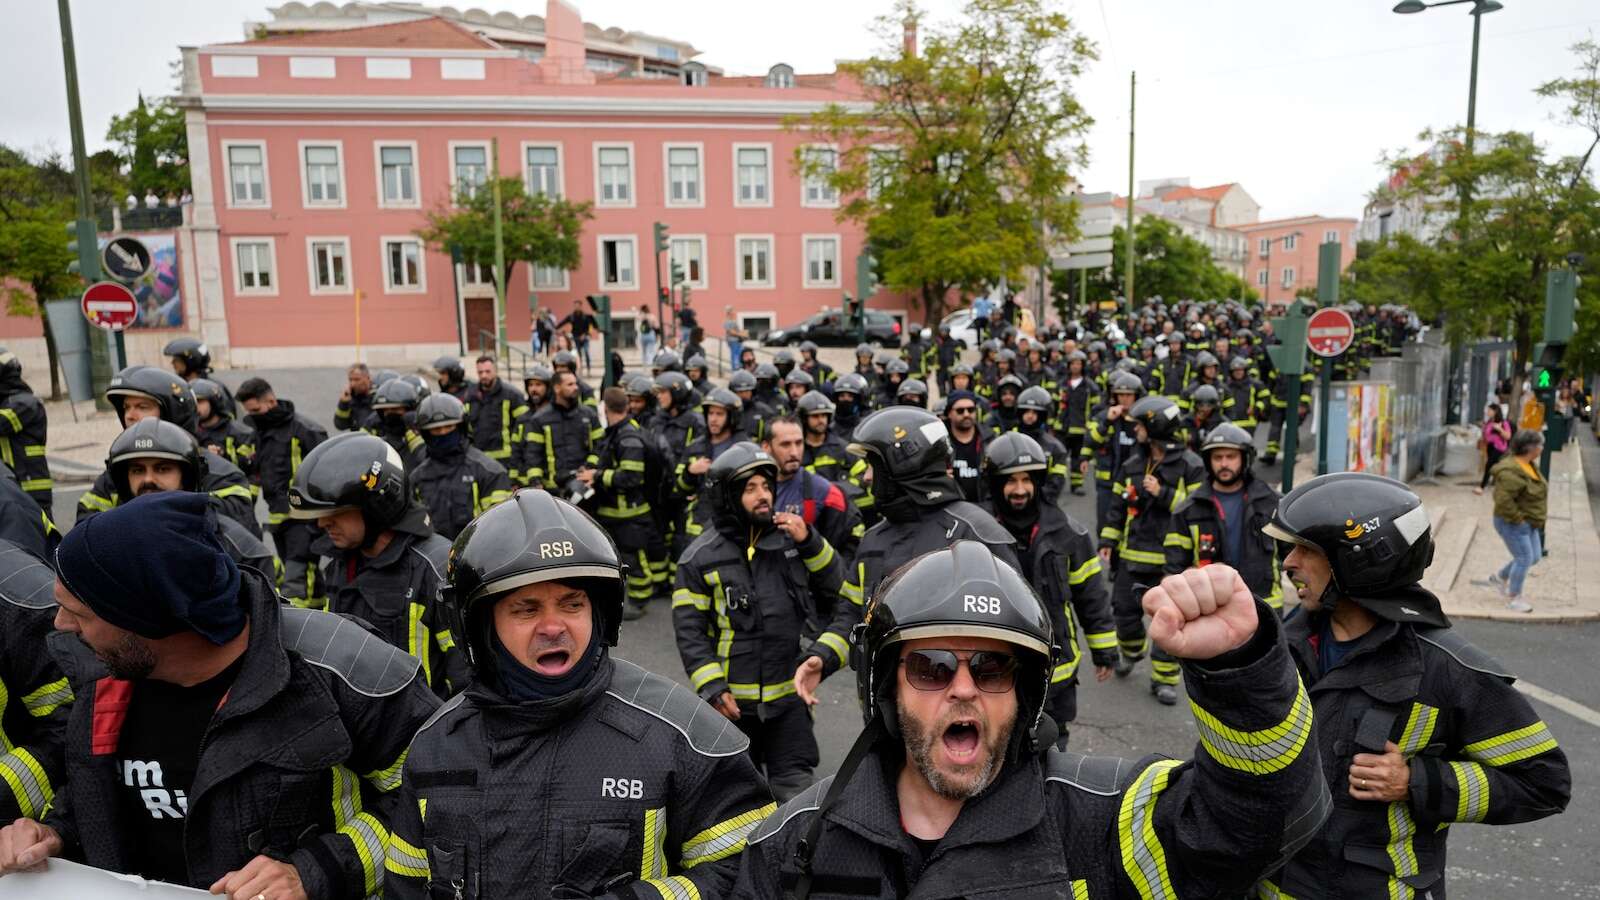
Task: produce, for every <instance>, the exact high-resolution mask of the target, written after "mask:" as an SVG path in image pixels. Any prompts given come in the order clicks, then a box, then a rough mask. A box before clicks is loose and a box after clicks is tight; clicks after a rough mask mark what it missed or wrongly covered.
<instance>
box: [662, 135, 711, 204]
mask: <svg viewBox="0 0 1600 900" xmlns="http://www.w3.org/2000/svg"><path fill="white" fill-rule="evenodd" d="M702 202H703V199H702V197H701V193H700V148H699V147H668V148H667V204H668V205H669V206H699V205H701V204H702Z"/></svg>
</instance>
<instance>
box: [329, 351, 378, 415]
mask: <svg viewBox="0 0 1600 900" xmlns="http://www.w3.org/2000/svg"><path fill="white" fill-rule="evenodd" d="M372 389H373V384H372V373H371V371H369V370H368V369H367V364H366V363H363V362H358V363H351V364H350V368H348V369H346V370H345V388H344V393H342V394H340V395H339V404H338V406H337V407H336V408H335V409H334V411H333V427H334V428H335V429H337V430H339V431H360V430H361V429H363V428H365V427H367V420H368V419H370V418H371V417H372Z"/></svg>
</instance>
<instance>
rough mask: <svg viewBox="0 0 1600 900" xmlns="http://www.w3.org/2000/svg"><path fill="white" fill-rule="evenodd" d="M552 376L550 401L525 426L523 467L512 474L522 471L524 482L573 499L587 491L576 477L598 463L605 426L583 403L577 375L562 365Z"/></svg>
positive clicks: (521, 454) (522, 453)
mask: <svg viewBox="0 0 1600 900" xmlns="http://www.w3.org/2000/svg"><path fill="white" fill-rule="evenodd" d="M551 377H552V380H551V383H550V402H549V403H546V404H545V405H544V408H543V409H541V410H539V412H538V413H537V414H535V415H534V416H533V418H532V420H531V421H529V422H528V424H527V426H526V427H525V429H524V431H523V435H522V447H523V449H522V452H521V453H520V454H519V457H520V459H521V465H522V466H524V468H523V469H522V471H521V472H519V473H513V474H514V475H520V476H521V483H522V484H524V485H527V486H529V487H542V488H544V489H545V490H547V491H550V492H552V493H554V494H555V495H556V496H558V497H567V498H569V499H570V498H572V497H573V495H574V493H575V492H576V493H577V494H578V495H581V494H583V493H584V491H582V490H579V489H578V486H577V485H575V484H573V481H574V480H575V479H577V477H578V472H579V470H581V469H584V468H586V467H588V468H592V467H594V465H595V464H596V463H597V461H598V457H597V456H596V455H595V447H596V445H598V444H599V443H600V439H601V438H602V437H604V436H605V429H604V428H602V427H601V425H600V419H599V418H598V417H597V416H596V415H595V413H594V411H593V410H591V409H590V408H589V407H587V406H584V405H583V402H582V400H581V398H580V396H579V393H578V376H577V375H574V374H573V373H572V372H570V371H568V370H566V369H560V370H557V371H556V372H555V373H554V374H553V375H552V376H551ZM514 480H515V479H514ZM574 502H576V501H574Z"/></svg>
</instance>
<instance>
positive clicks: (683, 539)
mask: <svg viewBox="0 0 1600 900" xmlns="http://www.w3.org/2000/svg"><path fill="white" fill-rule="evenodd" d="M741 406H743V402H742V401H741V400H740V399H739V398H738V397H737V396H735V395H734V393H733V392H732V391H730V390H727V389H726V388H712V390H711V393H710V394H708V395H707V396H706V398H705V399H704V400H702V401H700V415H701V417H702V418H704V419H705V422H706V430H705V433H704V434H702V435H700V436H699V437H697V438H695V441H694V443H693V444H690V445H689V447H688V449H687V450H685V451H684V454H683V458H682V460H681V461H680V462H679V463H678V467H677V469H676V470H675V471H674V472H673V478H672V482H673V483H672V489H673V491H675V492H676V496H677V498H678V502H679V503H681V504H682V505H683V518H682V519H681V520H680V521H678V522H677V523H676V524H675V526H674V528H673V532H672V534H673V545H672V556H673V558H677V557H678V556H680V555H681V554H682V553H683V552H684V551H685V550H687V549H689V544H690V543H692V542H693V541H694V539H695V538H697V537H699V536H700V532H701V531H702V530H703V529H704V528H705V526H706V525H707V524H708V523H709V522H710V521H711V513H710V510H708V509H707V508H706V507H704V506H703V505H701V503H700V502H699V493H700V483H701V481H702V480H703V479H704V477H705V473H706V471H707V470H708V469H710V468H711V464H712V463H713V462H715V461H716V459H717V457H719V456H721V455H722V453H723V451H725V450H727V449H728V448H729V447H732V446H733V445H735V444H737V443H739V442H740V441H748V440H750V437H749V436H748V435H746V434H745V433H744V431H743V429H742V428H741V427H740V426H741V423H740V415H739V413H740V407H741Z"/></svg>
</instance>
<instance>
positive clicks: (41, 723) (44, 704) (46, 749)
mask: <svg viewBox="0 0 1600 900" xmlns="http://www.w3.org/2000/svg"><path fill="white" fill-rule="evenodd" d="M5 480H6V476H5V475H4V474H0V482H3V481H5ZM26 502H27V503H29V504H32V505H33V506H34V508H35V509H37V508H38V504H35V503H33V501H31V500H27V501H26ZM9 524H11V523H9V522H0V526H5V525H9ZM5 533H7V534H9V531H6V532H5ZM46 559H48V560H51V561H52V562H53V561H54V560H55V554H54V552H53V551H52V552H51V553H50V555H49V556H39V555H37V554H35V553H32V552H30V551H29V550H28V549H26V548H24V547H21V546H18V545H16V544H13V543H11V542H10V541H6V540H0V696H4V697H6V698H7V700H8V702H7V703H6V704H5V705H4V706H3V707H0V748H4V749H0V772H3V773H4V776H3V779H0V780H3V781H4V785H3V786H0V822H6V823H10V822H14V821H16V820H17V819H32V818H38V817H40V816H43V815H44V808H45V807H46V806H47V805H48V804H49V802H50V801H51V800H53V799H54V797H55V795H56V792H57V791H59V790H60V789H61V788H62V775H63V774H64V773H63V771H62V745H63V742H64V741H65V739H66V730H67V716H68V710H69V709H71V707H72V690H71V688H70V687H69V686H68V684H67V679H66V678H65V677H63V676H62V674H61V669H60V666H59V665H58V664H57V662H56V660H55V658H54V657H53V656H52V655H51V653H50V648H49V644H48V640H49V637H50V635H51V633H52V632H54V631H55V626H54V624H53V620H54V619H55V616H56V601H55V597H54V590H53V589H54V587H55V581H56V575H55V572H54V571H52V570H51V568H50V566H49V565H48V564H47V563H46V562H45V560H46Z"/></svg>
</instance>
